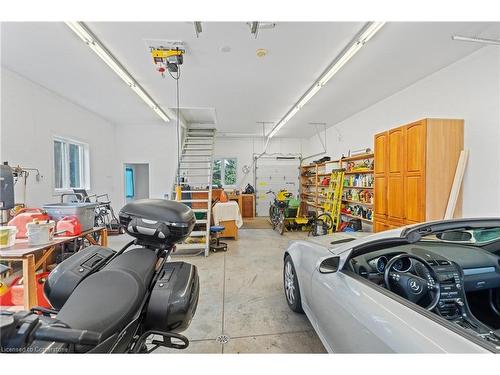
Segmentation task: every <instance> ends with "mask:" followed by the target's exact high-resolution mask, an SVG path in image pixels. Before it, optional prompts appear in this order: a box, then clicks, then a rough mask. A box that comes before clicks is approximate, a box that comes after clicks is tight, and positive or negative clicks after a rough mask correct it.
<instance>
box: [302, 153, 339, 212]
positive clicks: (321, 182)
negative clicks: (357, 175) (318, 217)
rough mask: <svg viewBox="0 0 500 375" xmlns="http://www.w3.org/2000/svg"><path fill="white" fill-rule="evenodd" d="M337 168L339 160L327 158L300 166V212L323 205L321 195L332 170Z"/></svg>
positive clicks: (313, 209) (324, 191) (314, 209)
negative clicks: (322, 161) (321, 161)
mask: <svg viewBox="0 0 500 375" xmlns="http://www.w3.org/2000/svg"><path fill="white" fill-rule="evenodd" d="M338 168H340V160H329V161H326V162H324V163H317V164H310V165H302V166H301V167H300V197H301V205H302V207H301V212H304V213H305V212H308V211H316V210H319V209H321V208H322V207H323V206H322V203H323V200H322V195H324V194H326V190H328V183H327V181H328V178H329V177H330V175H331V173H332V170H333V169H338Z"/></svg>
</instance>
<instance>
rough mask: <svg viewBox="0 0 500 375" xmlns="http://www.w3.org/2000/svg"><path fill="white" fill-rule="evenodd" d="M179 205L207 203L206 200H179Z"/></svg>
mask: <svg viewBox="0 0 500 375" xmlns="http://www.w3.org/2000/svg"><path fill="white" fill-rule="evenodd" d="M177 202H181V203H208V199H181V200H180V201H177Z"/></svg>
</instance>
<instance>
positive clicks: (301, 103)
mask: <svg viewBox="0 0 500 375" xmlns="http://www.w3.org/2000/svg"><path fill="white" fill-rule="evenodd" d="M320 89H321V85H320V84H317V85H314V86H313V87H311V88H310V89H309V91H308V92H307V93H306V94H305V95H304V96H303V97H302V99H300V100H299V102H298V103H297V107H299V108H302V107H303V106H304V105H305V104H306V103H307V102H308V101H309V99H311V98H312V97H313V96H314V95H316V93H317V92H318V91H319V90H320Z"/></svg>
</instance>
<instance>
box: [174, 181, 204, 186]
mask: <svg viewBox="0 0 500 375" xmlns="http://www.w3.org/2000/svg"><path fill="white" fill-rule="evenodd" d="M179 185H189V186H199V187H206V186H207V182H179Z"/></svg>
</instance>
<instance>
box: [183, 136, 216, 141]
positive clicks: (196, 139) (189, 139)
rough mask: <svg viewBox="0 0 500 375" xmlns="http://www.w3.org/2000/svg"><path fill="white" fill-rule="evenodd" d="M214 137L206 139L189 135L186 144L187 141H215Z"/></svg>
mask: <svg viewBox="0 0 500 375" xmlns="http://www.w3.org/2000/svg"><path fill="white" fill-rule="evenodd" d="M213 140H214V137H206V136H204V135H203V136H201V135H198V136H196V135H188V136H187V137H186V142H187V141H213Z"/></svg>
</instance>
